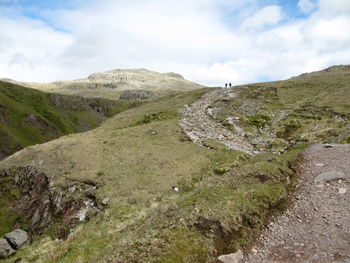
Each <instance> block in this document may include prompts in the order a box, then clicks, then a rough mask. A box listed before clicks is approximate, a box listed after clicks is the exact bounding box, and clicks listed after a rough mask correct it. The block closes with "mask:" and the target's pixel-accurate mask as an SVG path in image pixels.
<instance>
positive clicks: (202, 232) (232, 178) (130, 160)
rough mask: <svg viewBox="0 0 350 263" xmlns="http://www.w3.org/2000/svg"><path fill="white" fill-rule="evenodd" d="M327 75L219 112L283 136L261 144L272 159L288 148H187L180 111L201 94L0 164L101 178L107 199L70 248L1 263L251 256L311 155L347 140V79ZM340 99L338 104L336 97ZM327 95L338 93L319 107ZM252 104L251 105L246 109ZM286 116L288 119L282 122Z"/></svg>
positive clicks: (161, 103) (252, 93) (262, 91)
mask: <svg viewBox="0 0 350 263" xmlns="http://www.w3.org/2000/svg"><path fill="white" fill-rule="evenodd" d="M344 76H345V75H344ZM331 78H333V79H331V80H327V79H326V77H324V76H323V77H322V76H321V77H320V78H316V79H311V80H309V79H305V78H303V79H301V80H298V79H293V80H289V81H285V82H276V83H263V84H254V85H251V86H250V88H248V89H242V91H241V94H240V95H241V96H240V97H239V98H237V99H235V100H233V101H227V100H224V101H218V102H216V103H215V104H214V105H213V107H219V108H220V109H221V112H220V115H219V116H218V118H219V119H220V118H222V120H223V119H225V118H227V116H231V115H233V114H237V116H239V117H240V120H241V124H242V126H243V127H244V129H245V133H252V136H251V137H253V139H254V136H266V134H265V133H264V129H271V130H272V131H274V132H275V133H277V132H280V133H279V135H278V136H279V137H280V138H274V137H273V138H271V137H268V136H266V137H264V138H266V141H265V142H264V145H263V146H264V147H266V148H268V147H270V148H271V149H272V152H273V151H274V149H276V148H278V147H282V146H281V145H286V146H287V147H286V150H283V154H275V153H263V154H260V155H257V156H253V157H252V156H249V155H246V154H243V153H240V152H236V151H229V150H226V149H225V148H224V147H223V146H222V145H221V144H219V143H218V142H216V141H214V140H206V141H205V145H206V146H208V148H205V147H200V146H197V145H195V144H193V143H192V142H190V141H188V140H186V139H185V137H184V134H183V133H182V131H181V129H180V127H179V126H178V125H177V122H178V120H179V118H180V116H179V113H178V110H179V109H180V108H181V107H183V105H184V104H190V103H191V102H193V101H195V100H197V99H198V97H199V96H200V95H201V94H203V93H204V92H206V91H207V90H196V91H192V92H184V93H181V94H174V95H170V96H166V97H161V98H157V99H155V100H153V101H151V102H149V103H147V104H144V105H141V106H139V107H137V108H133V109H131V110H127V111H124V112H121V113H120V114H118V115H116V116H114V117H113V118H111V119H109V120H107V121H105V122H104V123H103V124H102V125H101V127H99V128H97V129H94V130H91V131H88V132H85V133H82V134H74V135H68V136H65V137H62V138H59V139H57V140H54V141H51V142H48V143H45V144H43V145H36V146H32V147H29V148H26V149H25V150H23V151H21V152H20V153H19V154H16V155H14V156H11V157H9V158H8V159H6V160H4V161H2V162H0V168H8V167H12V166H23V165H28V164H31V165H33V166H36V167H37V168H38V169H39V170H40V171H43V172H45V173H46V174H47V175H48V176H49V177H50V178H51V179H52V180H53V181H54V184H55V186H56V187H65V186H67V184H71V183H72V182H83V181H86V180H90V181H94V182H98V184H99V186H100V187H99V188H98V189H96V192H95V194H96V197H97V200H102V199H103V198H105V197H109V198H110V204H109V206H108V208H107V209H106V210H104V211H103V212H101V213H100V214H99V215H97V216H96V217H94V218H92V219H91V220H90V221H88V222H86V223H84V224H81V225H79V226H78V227H77V228H76V229H75V230H74V232H72V233H71V235H70V236H69V237H68V239H67V240H66V241H64V242H59V241H55V240H53V239H51V238H47V237H43V236H37V237H35V241H34V243H33V245H32V246H31V247H29V248H26V249H24V250H22V251H20V252H19V253H18V254H17V255H16V256H15V257H13V258H11V259H9V260H5V261H4V262H12V261H14V260H16V259H18V258H22V259H23V260H25V261H28V262H52V263H53V262H59V263H63V262H67V263H68V262H126V263H127V262H130V263H131V262H139V261H140V260H142V262H150V263H155V262H161V263H163V262H166V263H173V262H174V263H175V262H194V263H196V262H198V263H199V262H215V260H216V259H217V256H218V255H220V254H226V253H232V252H235V251H236V249H238V248H241V249H247V248H249V246H250V245H251V244H252V242H253V240H254V239H255V238H256V236H257V235H258V234H259V233H260V231H261V229H262V228H263V226H264V225H265V224H266V223H267V222H268V221H267V220H268V219H269V217H270V216H272V215H276V214H278V213H280V212H281V211H283V209H284V208H285V207H286V205H287V204H288V195H289V193H290V192H291V191H292V190H293V189H294V186H295V183H296V181H297V180H296V179H297V178H298V167H299V160H300V158H301V155H302V153H303V151H304V150H305V148H306V147H308V145H310V144H311V143H314V142H318V141H323V140H330V141H336V140H337V139H338V138H340V137H342V136H343V134H342V133H343V132H344V133H345V134H346V132H348V130H346V128H345V127H346V126H344V125H346V122H347V121H346V118H347V116H348V113H349V108H348V106H349V105H348V103H349V100H348V98H349V97H347V98H345V99H344V98H343V96H348V95H347V93H348V89H347V87H348V86H347V85H348V84H347V83H348V82H347V79H344V78H345V77H344V78H343V77H341V76H340V77H339V78H335V77H334V76H333V75H332V76H331ZM337 81H338V82H337ZM328 93H329V94H328ZM338 93H341V94H342V96H339V97H337V96H336V95H332V94H338ZM319 94H322V96H325V95H327V94H328V95H329V96H333V97H332V98H331V99H328V98H327V99H325V100H323V101H321V97H319V96H320V95H319ZM325 101H326V103H325ZM327 101H328V102H327ZM245 103H248V104H245ZM249 103H253V107H246V106H247V105H248V106H251V105H249ZM244 105H246V106H244ZM242 107H243V109H245V107H246V108H247V109H249V111H247V112H245V111H244V110H240V109H242ZM281 112H283V113H284V112H286V113H288V114H287V115H286V116H285V117H283V118H277V117H279V116H280V114H281ZM335 116H340V117H341V118H340V119H339V120H335ZM330 120H332V121H330ZM315 126H318V128H317V129H315V130H312V127H315ZM336 134H338V135H336ZM339 134H340V137H339ZM347 136H348V135H347ZM247 138H248V139H249V136H248V135H247ZM347 138H348V137H346V136H343V138H342V140H344V141H345V142H346V140H347ZM292 140H294V143H292V142H291V141H292ZM306 141H308V142H306ZM283 147H284V146H283ZM72 164H74V165H72ZM171 186H178V187H179V188H180V191H179V192H175V191H173V190H172V188H171Z"/></svg>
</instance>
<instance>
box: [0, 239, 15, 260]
mask: <svg viewBox="0 0 350 263" xmlns="http://www.w3.org/2000/svg"><path fill="white" fill-rule="evenodd" d="M14 253H16V251H15V250H14V249H13V248H12V247H11V246H10V244H9V243H8V242H7V240H6V239H0V259H4V258H7V257H9V256H11V255H12V254H14Z"/></svg>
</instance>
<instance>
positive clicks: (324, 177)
mask: <svg viewBox="0 0 350 263" xmlns="http://www.w3.org/2000/svg"><path fill="white" fill-rule="evenodd" d="M346 178H347V176H346V175H345V173H343V172H337V171H331V172H326V173H322V174H320V175H318V176H317V177H316V178H315V183H323V182H329V181H332V180H338V179H346Z"/></svg>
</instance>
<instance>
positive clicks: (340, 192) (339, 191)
mask: <svg viewBox="0 0 350 263" xmlns="http://www.w3.org/2000/svg"><path fill="white" fill-rule="evenodd" d="M346 191H347V189H346V188H339V189H338V193H339V194H341V195H343V194H345V193H346Z"/></svg>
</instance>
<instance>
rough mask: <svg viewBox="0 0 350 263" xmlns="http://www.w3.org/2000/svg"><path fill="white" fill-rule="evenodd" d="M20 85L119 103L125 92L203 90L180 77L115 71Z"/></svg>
mask: <svg viewBox="0 0 350 263" xmlns="http://www.w3.org/2000/svg"><path fill="white" fill-rule="evenodd" d="M10 81H11V80H10ZM12 81H13V80H12ZM13 82H15V81H13ZM19 84H21V85H25V86H28V87H32V88H36V89H40V90H43V91H48V92H55V93H61V94H70V95H79V96H84V97H97V98H98V97H103V98H107V99H118V98H119V96H120V94H121V92H122V91H124V90H147V91H152V92H154V93H156V94H158V95H164V94H169V93H174V92H181V91H186V90H193V89H198V88H203V86H201V85H199V84H197V83H193V82H190V81H188V80H185V79H184V78H183V77H182V76H181V75H180V74H176V73H158V72H154V71H150V70H147V69H126V70H122V69H115V70H110V71H106V72H102V73H94V74H91V75H90V76H88V77H87V78H84V79H78V80H72V81H56V82H51V83H26V82H21V83H19Z"/></svg>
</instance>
